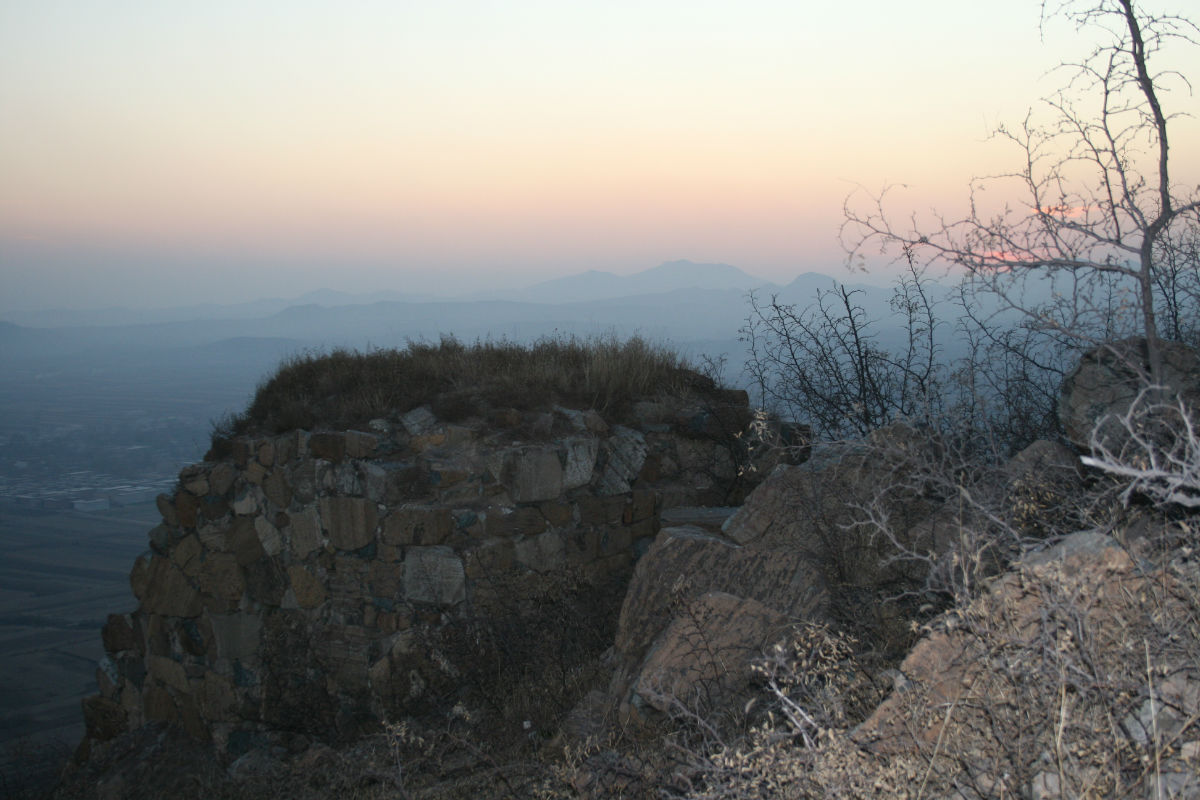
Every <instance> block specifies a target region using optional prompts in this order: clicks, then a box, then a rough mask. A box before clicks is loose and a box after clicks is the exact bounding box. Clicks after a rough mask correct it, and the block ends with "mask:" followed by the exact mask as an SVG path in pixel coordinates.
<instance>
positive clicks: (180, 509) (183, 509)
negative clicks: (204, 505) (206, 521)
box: [175, 492, 200, 528]
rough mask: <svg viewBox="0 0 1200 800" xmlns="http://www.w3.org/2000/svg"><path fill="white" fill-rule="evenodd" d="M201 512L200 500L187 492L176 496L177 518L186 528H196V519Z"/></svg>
mask: <svg viewBox="0 0 1200 800" xmlns="http://www.w3.org/2000/svg"><path fill="white" fill-rule="evenodd" d="M199 512H200V498H198V497H196V496H195V495H192V494H188V493H187V492H176V494H175V518H176V519H178V520H179V525H180V526H181V527H184V528H194V527H196V518H197V516H198V515H199Z"/></svg>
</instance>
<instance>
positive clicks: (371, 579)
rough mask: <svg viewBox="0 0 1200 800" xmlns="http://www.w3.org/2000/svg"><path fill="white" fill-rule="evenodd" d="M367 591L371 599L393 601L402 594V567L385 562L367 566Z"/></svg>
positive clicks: (375, 562) (372, 563)
mask: <svg viewBox="0 0 1200 800" xmlns="http://www.w3.org/2000/svg"><path fill="white" fill-rule="evenodd" d="M367 590H368V591H369V592H370V595H371V596H372V597H379V598H384V599H390V600H395V599H398V598H400V597H402V596H403V594H404V567H402V566H400V565H399V564H389V563H387V562H385V561H372V562H371V563H370V564H369V565H368V566H367Z"/></svg>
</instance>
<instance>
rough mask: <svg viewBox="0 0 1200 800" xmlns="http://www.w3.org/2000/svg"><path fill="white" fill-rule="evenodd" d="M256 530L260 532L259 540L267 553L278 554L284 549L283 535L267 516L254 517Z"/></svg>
mask: <svg viewBox="0 0 1200 800" xmlns="http://www.w3.org/2000/svg"><path fill="white" fill-rule="evenodd" d="M254 532H255V533H256V534H258V542H259V544H260V545H262V549H263V552H264V553H266V554H267V555H269V556H277V555H279V554H280V553H281V552H282V551H283V536H282V535H281V534H280V533H279V529H278V528H276V527H275V526H274V525H272V524H271V523H270V522H268V521H267V518H266V517H255V518H254Z"/></svg>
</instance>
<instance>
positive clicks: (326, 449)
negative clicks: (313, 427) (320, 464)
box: [308, 433, 346, 463]
mask: <svg viewBox="0 0 1200 800" xmlns="http://www.w3.org/2000/svg"><path fill="white" fill-rule="evenodd" d="M308 451H309V453H311V454H312V457H313V458H323V459H325V460H326V461H332V462H334V463H337V462H339V461H341V460H342V459H344V458H345V457H346V436H345V434H341V433H314V434H313V435H312V436H310V437H309V438H308Z"/></svg>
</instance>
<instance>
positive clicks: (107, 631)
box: [100, 614, 136, 655]
mask: <svg viewBox="0 0 1200 800" xmlns="http://www.w3.org/2000/svg"><path fill="white" fill-rule="evenodd" d="M100 638H101V639H102V640H103V641H104V651H105V652H107V653H111V654H113V655H116V654H117V653H121V652H124V651H125V650H132V649H133V648H134V647H135V646H136V643H135V636H134V633H133V627H132V626H131V625H130V624H129V619H128V618H127V617H126V616H125V615H124V614H109V615H108V621H107V622H105V623H104V627H103V628H101V629H100Z"/></svg>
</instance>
